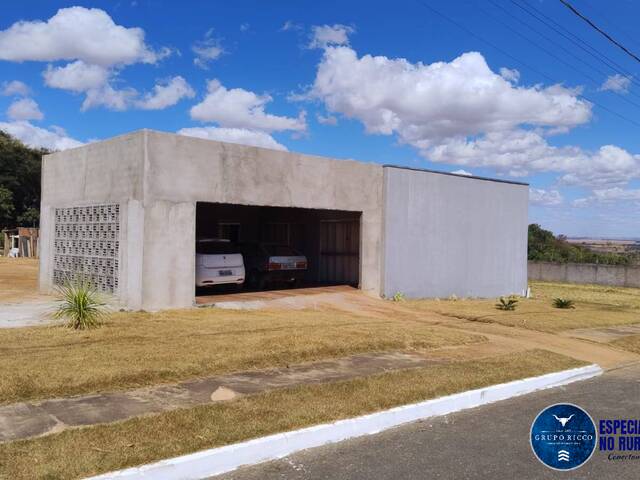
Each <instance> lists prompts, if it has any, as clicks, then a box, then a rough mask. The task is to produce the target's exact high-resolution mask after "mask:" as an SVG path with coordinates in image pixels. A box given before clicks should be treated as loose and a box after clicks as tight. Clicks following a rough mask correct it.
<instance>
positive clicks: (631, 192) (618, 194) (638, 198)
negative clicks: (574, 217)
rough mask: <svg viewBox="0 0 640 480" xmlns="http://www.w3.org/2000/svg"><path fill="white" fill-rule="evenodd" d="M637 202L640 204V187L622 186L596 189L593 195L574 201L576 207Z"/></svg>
mask: <svg viewBox="0 0 640 480" xmlns="http://www.w3.org/2000/svg"><path fill="white" fill-rule="evenodd" d="M619 201H624V202H637V205H638V206H640V189H624V188H620V187H612V188H603V189H595V190H593V192H592V193H591V196H589V197H585V198H578V199H577V200H574V201H573V205H574V206H576V207H583V206H586V205H589V204H592V203H613V202H619Z"/></svg>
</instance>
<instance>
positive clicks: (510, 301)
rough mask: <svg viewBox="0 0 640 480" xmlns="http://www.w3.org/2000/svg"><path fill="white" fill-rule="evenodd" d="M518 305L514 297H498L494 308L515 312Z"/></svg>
mask: <svg viewBox="0 0 640 480" xmlns="http://www.w3.org/2000/svg"><path fill="white" fill-rule="evenodd" d="M517 305H518V299H517V298H516V297H513V296H511V297H500V299H499V300H498V303H496V308H497V309H498V310H515V309H516V306H517Z"/></svg>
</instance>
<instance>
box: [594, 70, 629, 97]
mask: <svg viewBox="0 0 640 480" xmlns="http://www.w3.org/2000/svg"><path fill="white" fill-rule="evenodd" d="M630 86H631V77H627V76H624V75H620V74H619V73H616V74H615V75H610V76H609V77H607V79H606V80H605V81H604V82H603V83H602V85H601V86H600V90H601V91H610V92H617V93H628V92H629V87H630Z"/></svg>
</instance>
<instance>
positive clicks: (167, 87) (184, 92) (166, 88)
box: [136, 76, 196, 110]
mask: <svg viewBox="0 0 640 480" xmlns="http://www.w3.org/2000/svg"><path fill="white" fill-rule="evenodd" d="M195 95H196V93H195V92H194V91H193V88H191V85H189V84H188V83H187V81H186V80H185V79H184V78H182V77H180V76H177V77H173V78H171V79H169V80H166V81H164V82H161V83H159V84H157V85H156V86H155V87H153V91H152V92H149V93H147V94H146V95H145V96H144V98H143V99H142V100H140V101H138V102H136V105H137V107H138V108H141V109H143V110H162V109H163V108H167V107H170V106H172V105H175V104H176V103H178V102H179V101H180V100H182V99H183V98H193V97H194V96H195Z"/></svg>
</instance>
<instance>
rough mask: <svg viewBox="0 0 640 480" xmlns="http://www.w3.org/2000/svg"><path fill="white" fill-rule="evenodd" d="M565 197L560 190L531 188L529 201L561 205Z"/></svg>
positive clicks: (537, 203)
mask: <svg viewBox="0 0 640 480" xmlns="http://www.w3.org/2000/svg"><path fill="white" fill-rule="evenodd" d="M563 202H564V198H562V195H561V194H560V192H559V191H558V190H545V189H542V188H529V203H530V204H532V205H542V206H546V207H550V206H555V205H561V204H562V203H563Z"/></svg>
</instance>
